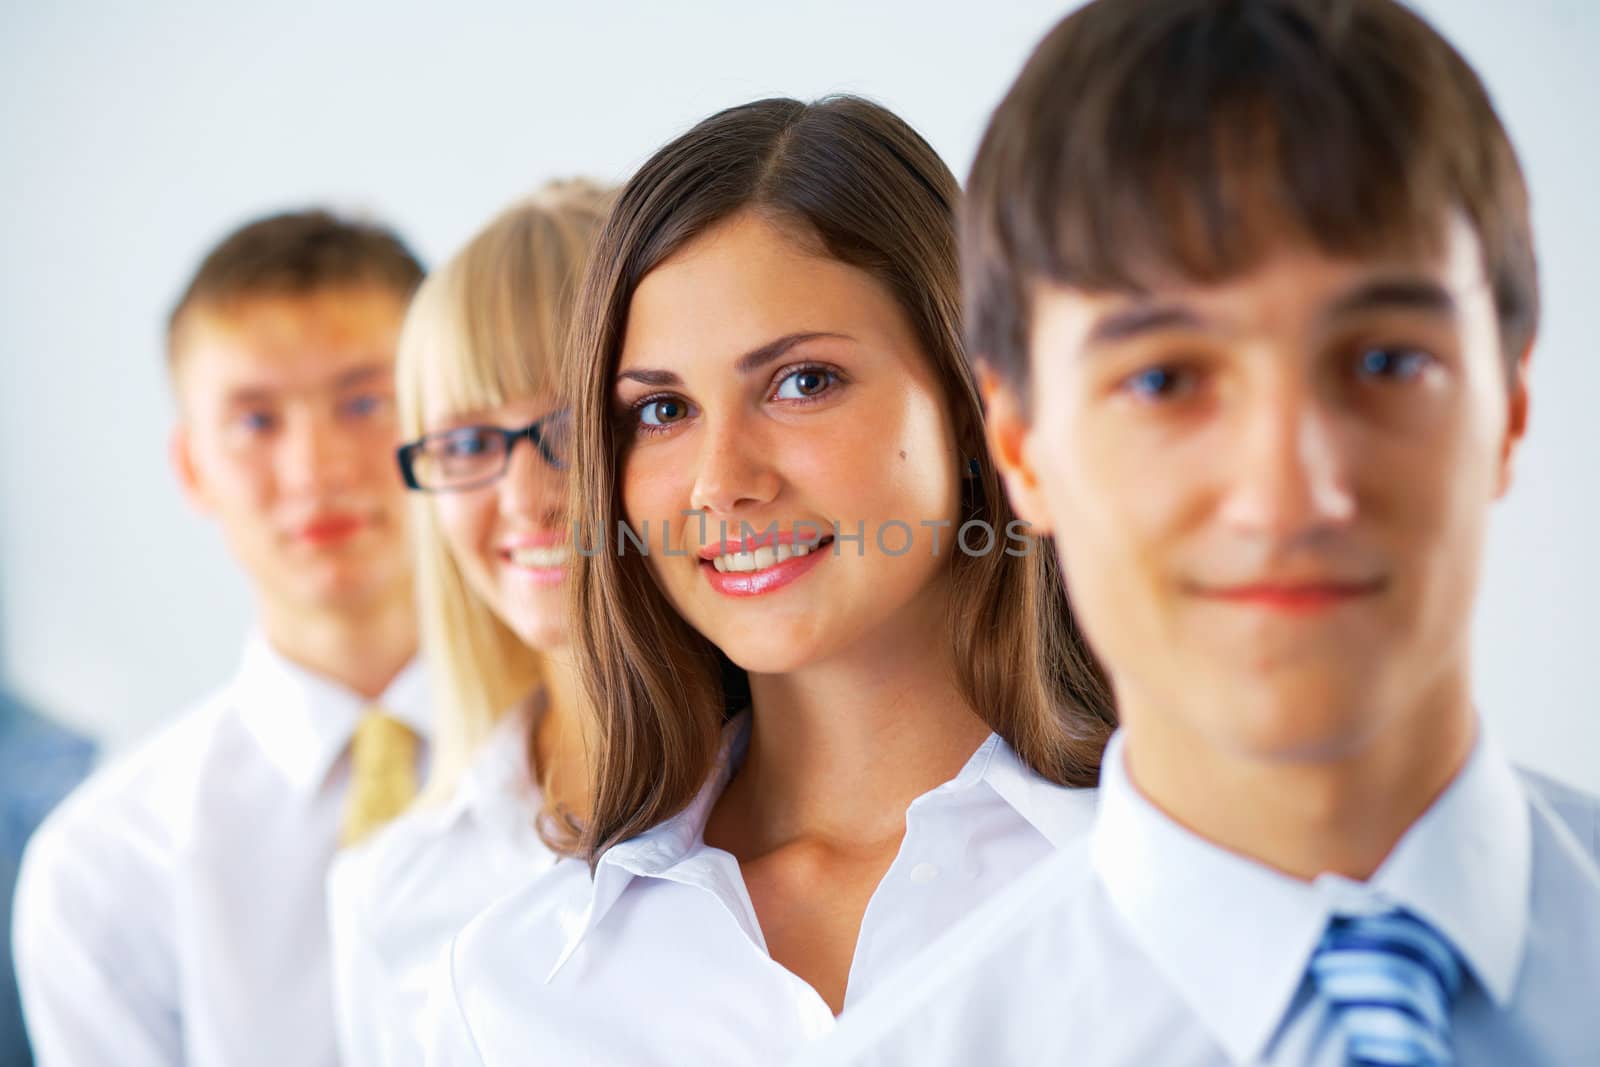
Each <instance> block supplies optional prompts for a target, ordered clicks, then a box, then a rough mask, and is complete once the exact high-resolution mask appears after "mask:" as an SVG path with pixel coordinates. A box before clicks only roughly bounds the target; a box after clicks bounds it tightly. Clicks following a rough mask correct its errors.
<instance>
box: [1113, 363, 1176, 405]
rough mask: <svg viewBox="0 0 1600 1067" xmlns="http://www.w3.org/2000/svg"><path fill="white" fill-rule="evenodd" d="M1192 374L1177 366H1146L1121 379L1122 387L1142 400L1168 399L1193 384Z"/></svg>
mask: <svg viewBox="0 0 1600 1067" xmlns="http://www.w3.org/2000/svg"><path fill="white" fill-rule="evenodd" d="M1193 379H1194V375H1193V373H1192V372H1190V371H1186V370H1183V369H1180V368H1177V367H1147V368H1145V369H1144V370H1141V371H1139V372H1137V373H1135V374H1131V375H1129V376H1128V377H1127V378H1124V379H1123V381H1122V388H1123V389H1124V390H1126V391H1127V392H1129V393H1132V394H1133V395H1134V396H1137V397H1139V398H1141V399H1144V400H1170V399H1172V398H1173V397H1175V396H1179V395H1181V394H1183V393H1185V392H1187V391H1189V390H1190V389H1191V388H1193V385H1194V381H1193Z"/></svg>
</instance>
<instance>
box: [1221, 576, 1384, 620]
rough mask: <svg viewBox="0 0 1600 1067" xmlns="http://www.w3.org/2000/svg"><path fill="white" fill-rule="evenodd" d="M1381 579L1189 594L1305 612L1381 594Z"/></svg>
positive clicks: (1239, 587)
mask: <svg viewBox="0 0 1600 1067" xmlns="http://www.w3.org/2000/svg"><path fill="white" fill-rule="evenodd" d="M1387 584H1388V583H1387V582H1386V581H1384V579H1382V578H1368V579H1362V580H1358V581H1350V580H1345V579H1325V580H1309V581H1266V582H1249V583H1244V584H1239V585H1222V586H1197V587H1194V589H1193V592H1194V593H1195V594H1196V595H1197V596H1200V597H1202V598H1204V599H1207V600H1213V601H1217V602H1220V603H1224V604H1236V605H1238V606H1240V607H1255V608H1265V609H1268V610H1274V611H1286V612H1307V611H1319V610H1322V609H1325V608H1333V607H1338V606H1339V605H1341V604H1348V603H1351V602H1352V601H1356V600H1361V599H1364V598H1366V597H1371V596H1376V595H1378V594H1379V593H1382V592H1383V590H1384V588H1385V587H1386V586H1387Z"/></svg>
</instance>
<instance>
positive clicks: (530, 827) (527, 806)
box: [328, 711, 555, 1067]
mask: <svg viewBox="0 0 1600 1067" xmlns="http://www.w3.org/2000/svg"><path fill="white" fill-rule="evenodd" d="M528 722H529V718H528V715H527V714H526V713H525V712H523V711H518V712H514V713H511V714H508V715H506V716H505V718H504V719H503V720H502V721H501V722H500V724H499V725H498V726H497V727H496V729H495V732H494V733H493V734H491V735H490V737H489V739H488V740H487V741H486V742H485V743H484V747H483V749H482V751H481V752H480V753H479V754H478V756H477V757H476V758H475V760H474V761H473V763H472V765H471V766H470V767H469V768H468V770H467V772H466V774H465V775H464V776H463V777H462V780H461V783H460V784H459V785H458V786H457V789H456V793H455V795H454V796H453V797H452V798H451V800H450V802H449V803H448V804H446V805H444V806H442V807H439V808H431V809H430V808H420V809H417V810H415V811H413V812H410V813H408V814H407V815H405V816H403V817H401V818H400V819H398V820H396V821H395V822H394V823H392V824H391V825H389V826H387V827H385V828H384V830H383V831H382V832H381V833H380V834H378V835H377V836H376V837H374V838H373V839H372V840H371V841H370V842H368V843H366V844H364V845H362V846H360V847H358V848H355V849H352V850H351V851H349V852H346V853H344V854H343V855H341V856H340V857H339V859H338V860H337V861H336V863H335V865H334V867H333V871H332V873H331V874H330V875H329V879H328V910H329V920H330V923H331V926H332V932H333V967H334V996H335V1003H336V1008H337V1018H338V1034H339V1045H340V1052H341V1054H342V1062H343V1063H344V1064H345V1067H377V1065H380V1064H381V1065H386V1067H395V1065H399V1064H416V1063H420V1062H421V1061H422V1048H421V1045H420V1043H419V1041H420V1034H419V1032H418V1020H419V1019H420V1017H421V1012H422V1007H423V1004H424V1002H425V1001H426V999H427V982H428V973H429V969H430V967H431V966H432V964H433V963H434V961H435V960H436V959H438V957H439V956H440V954H441V953H442V952H443V951H444V949H445V947H446V946H447V945H448V944H449V943H450V939H451V938H452V937H454V936H455V934H456V932H457V931H459V930H460V929H461V927H462V926H464V925H465V924H466V922H467V921H468V920H469V919H471V918H472V917H473V916H474V915H476V914H478V912H480V911H482V910H483V909H484V908H485V907H487V906H488V905H489V904H491V903H493V902H494V901H496V900H498V899H499V898H500V897H502V896H504V895H505V894H506V893H508V892H510V891H511V890H513V889H516V888H518V887H520V886H522V885H524V884H526V883H527V882H529V881H530V880H532V879H534V878H536V877H537V876H538V875H540V874H541V873H543V872H545V871H548V870H549V869H550V868H551V867H552V866H553V865H554V864H555V855H554V854H553V853H552V852H551V851H550V849H549V848H547V847H546V846H545V844H544V842H543V841H541V840H540V838H539V835H538V832H537V831H536V829H535V818H536V816H537V812H538V810H539V794H538V789H537V787H536V786H535V784H534V783H533V781H532V780H531V779H530V777H529V773H528V756H527V752H528V747H527V745H528V740H527V739H528V729H529V727H528Z"/></svg>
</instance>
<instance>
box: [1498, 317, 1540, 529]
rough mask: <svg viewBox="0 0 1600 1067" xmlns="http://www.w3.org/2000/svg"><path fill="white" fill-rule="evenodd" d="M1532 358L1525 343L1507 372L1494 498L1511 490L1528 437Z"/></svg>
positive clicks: (1531, 344) (1530, 341)
mask: <svg viewBox="0 0 1600 1067" xmlns="http://www.w3.org/2000/svg"><path fill="white" fill-rule="evenodd" d="M1532 359H1533V341H1532V340H1529V341H1528V344H1527V347H1525V348H1524V349H1523V350H1522V355H1520V356H1518V357H1517V362H1516V365H1515V366H1514V367H1512V369H1511V381H1510V383H1509V384H1510V388H1509V390H1508V391H1507V397H1506V403H1507V405H1508V407H1507V412H1506V436H1505V440H1504V441H1502V442H1501V445H1500V479H1499V484H1497V485H1496V486H1495V496H1496V497H1497V498H1498V497H1503V496H1505V494H1506V492H1507V491H1508V490H1509V489H1510V488H1511V477H1512V470H1513V467H1514V466H1515V462H1514V461H1515V459H1516V454H1517V451H1518V449H1519V448H1520V447H1521V445H1522V441H1523V438H1525V437H1526V436H1527V435H1528V405H1529V399H1528V365H1529V363H1530V362H1531V361H1532Z"/></svg>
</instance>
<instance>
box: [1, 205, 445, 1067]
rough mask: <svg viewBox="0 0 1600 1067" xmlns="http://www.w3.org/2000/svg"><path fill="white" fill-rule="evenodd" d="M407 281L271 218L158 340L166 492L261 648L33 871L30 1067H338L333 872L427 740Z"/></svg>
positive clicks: (29, 880)
mask: <svg viewBox="0 0 1600 1067" xmlns="http://www.w3.org/2000/svg"><path fill="white" fill-rule="evenodd" d="M421 277H422V268H421V266H420V265H419V264H418V262H417V261H416V259H415V257H414V256H412V254H411V253H410V251H409V250H407V248H406V247H405V245H404V244H402V243H401V241H400V240H399V239H398V238H397V237H395V236H394V234H392V233H391V232H389V231H388V230H386V229H383V228H381V227H378V226H374V225H371V224H367V223H363V222H354V221H348V220H344V219H340V218H337V217H335V216H333V215H330V214H328V213H326V212H321V211H310V212H303V213H296V214H286V215H279V216H274V217H271V218H267V219H263V220H260V221H257V222H254V223H251V224H250V225H247V226H245V227H244V228H242V229H240V230H238V231H237V232H235V233H233V234H232V235H231V236H229V237H228V238H227V239H225V240H224V241H223V242H222V243H221V244H220V245H219V246H218V247H217V248H216V249H215V250H213V251H212V252H211V254H210V255H209V256H208V257H207V258H206V259H205V261H204V262H203V263H202V264H201V266H200V269H199V271H198V272H197V273H196V275H195V277H194V279H193V281H192V282H191V283H190V285H189V286H188V289H187V291H186V292H185V293H184V295H183V297H182V299H181V300H180V301H179V302H178V305H177V307H176V309H175V310H174V311H173V313H172V318H171V321H170V328H169V352H168V358H169V369H170V372H171V376H172V382H173V388H174V390H175V393H176V397H177V406H178V413H179V414H178V424H177V427H176V429H175V430H174V432H173V436H172V441H171V454H172V460H173V464H174V467H175V468H176V471H177V474H178V477H179V480H180V482H181V483H182V485H183V488H184V491H185V494H186V495H187V496H188V497H189V499H190V501H191V502H192V503H193V504H194V505H195V507H196V508H197V509H199V510H200V511H201V512H203V513H205V514H207V515H209V516H211V517H212V518H214V519H215V520H216V521H217V523H218V524H219V526H220V527H221V528H222V532H223V534H224V536H225V538H226V539H227V542H228V545H229V548H230V549H231V550H232V552H233V554H234V555H235V556H236V557H237V559H238V560H239V562H240V564H241V565H242V566H243V568H244V570H245V572H246V574H247V575H248V577H249V579H250V582H251V585H252V587H253V591H254V593H255V595H256V600H257V609H258V632H257V633H256V634H255V635H254V636H252V637H251V639H250V640H249V642H248V644H247V646H246V649H245V653H244V657H243V662H242V664H241V666H240V667H239V670H238V673H237V675H236V676H235V677H234V679H233V680H232V682H230V683H229V684H228V685H227V686H226V687H225V688H223V689H222V690H221V691H219V692H218V693H216V694H214V695H213V696H211V697H210V698H208V699H207V700H205V701H204V702H203V703H202V704H201V706H200V707H198V708H196V709H194V710H193V711H191V712H190V713H188V714H186V715H185V716H184V717H183V718H182V719H181V720H180V721H179V722H177V723H176V724H175V725H173V726H172V727H170V728H168V729H167V730H165V731H163V732H162V733H161V734H160V735H159V736H157V737H156V738H154V739H153V740H152V741H150V742H148V743H146V744H145V745H144V746H143V747H142V748H140V749H139V750H138V751H136V752H134V753H132V754H131V755H129V756H127V757H126V758H124V759H121V760H119V761H117V762H115V763H114V764H113V765H111V766H109V767H107V768H106V769H105V770H103V771H101V772H99V773H97V774H96V775H95V776H93V777H92V778H91V779H90V780H89V781H88V782H87V783H86V784H85V785H84V786H83V787H82V788H81V789H80V790H78V792H76V793H75V794H74V795H73V796H72V797H71V798H69V799H68V800H67V801H66V803H65V804H64V805H63V806H62V807H61V808H60V809H58V811H57V812H56V813H55V814H54V815H52V816H51V817H50V819H49V820H48V821H47V822H46V823H45V825H44V827H43V828H42V829H41V830H40V831H39V833H38V834H37V835H36V836H35V837H34V839H33V842H32V843H31V844H30V846H29V848H28V853H27V857H26V859H25V861H24V868H23V872H22V876H21V881H20V885H19V889H18V899H17V916H16V923H15V926H16V952H17V970H18V975H19V980H20V986H21V992H22V998H23V1008H24V1012H25V1015H26V1019H27V1024H28V1029H29V1034H30V1037H31V1039H32V1041H33V1044H34V1048H35V1051H36V1054H37V1055H38V1057H39V1060H40V1062H41V1063H43V1064H46V1065H52V1067H90V1065H101V1064H110V1063H115V1064H119V1065H136V1067H157V1065H160V1067H170V1065H174V1064H183V1063H196V1064H200V1063H217V1064H221V1063H226V1064H229V1065H243V1064H262V1065H268V1064H271V1065H274V1067H279V1065H283V1064H295V1065H302V1064H304V1065H311V1064H332V1063H334V1062H335V1061H336V1051H335V1038H334V1025H333V1008H332V994H331V990H330V977H329V964H328V945H327V929H326V927H327V924H326V918H325V907H324V901H325V895H324V878H325V873H326V868H327V865H328V863H329V861H330V860H331V859H332V857H333V854H334V851H335V849H336V848H337V847H338V845H339V843H340V842H341V840H349V839H350V838H352V837H354V836H358V835H360V834H361V833H364V832H365V831H366V830H367V829H369V828H370V827H371V826H372V825H374V824H375V823H376V822H378V821H380V820H381V819H382V818H384V817H386V816H388V815H392V814H394V813H395V812H396V811H397V810H398V808H399V807H400V806H402V805H403V804H404V803H405V801H406V800H407V799H409V796H408V794H409V792H410V789H411V787H412V785H413V784H414V781H415V776H416V773H417V771H418V765H417V761H418V759H419V758H420V755H421V754H420V751H419V747H420V746H419V737H420V734H421V732H422V730H423V728H424V726H425V693H424V691H423V690H424V684H423V681H422V678H421V676H420V673H419V671H418V670H417V668H416V667H415V666H413V665H412V659H413V657H414V655H415V653H416V646H417V636H416V623H415V619H414V613H413V608H412V602H411V580H410V566H409V559H408V557H407V551H406V538H405V527H404V521H403V520H404V504H403V496H404V490H403V488H402V486H401V483H400V478H399V475H398V472H397V469H396V467H395V463H394V457H393V450H394V447H395V444H396V436H397V431H396V425H395V418H394V412H393V407H394V404H393V384H392V380H391V379H392V374H393V363H394V352H395V341H396V338H397V335H398V333H399V329H400V323H401V319H402V317H403V315H404V313H405V309H406V305H407V303H408V301H409V299H410V296H411V293H412V291H413V289H414V288H415V287H416V285H417V284H418V282H419V281H420V280H421Z"/></svg>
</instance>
